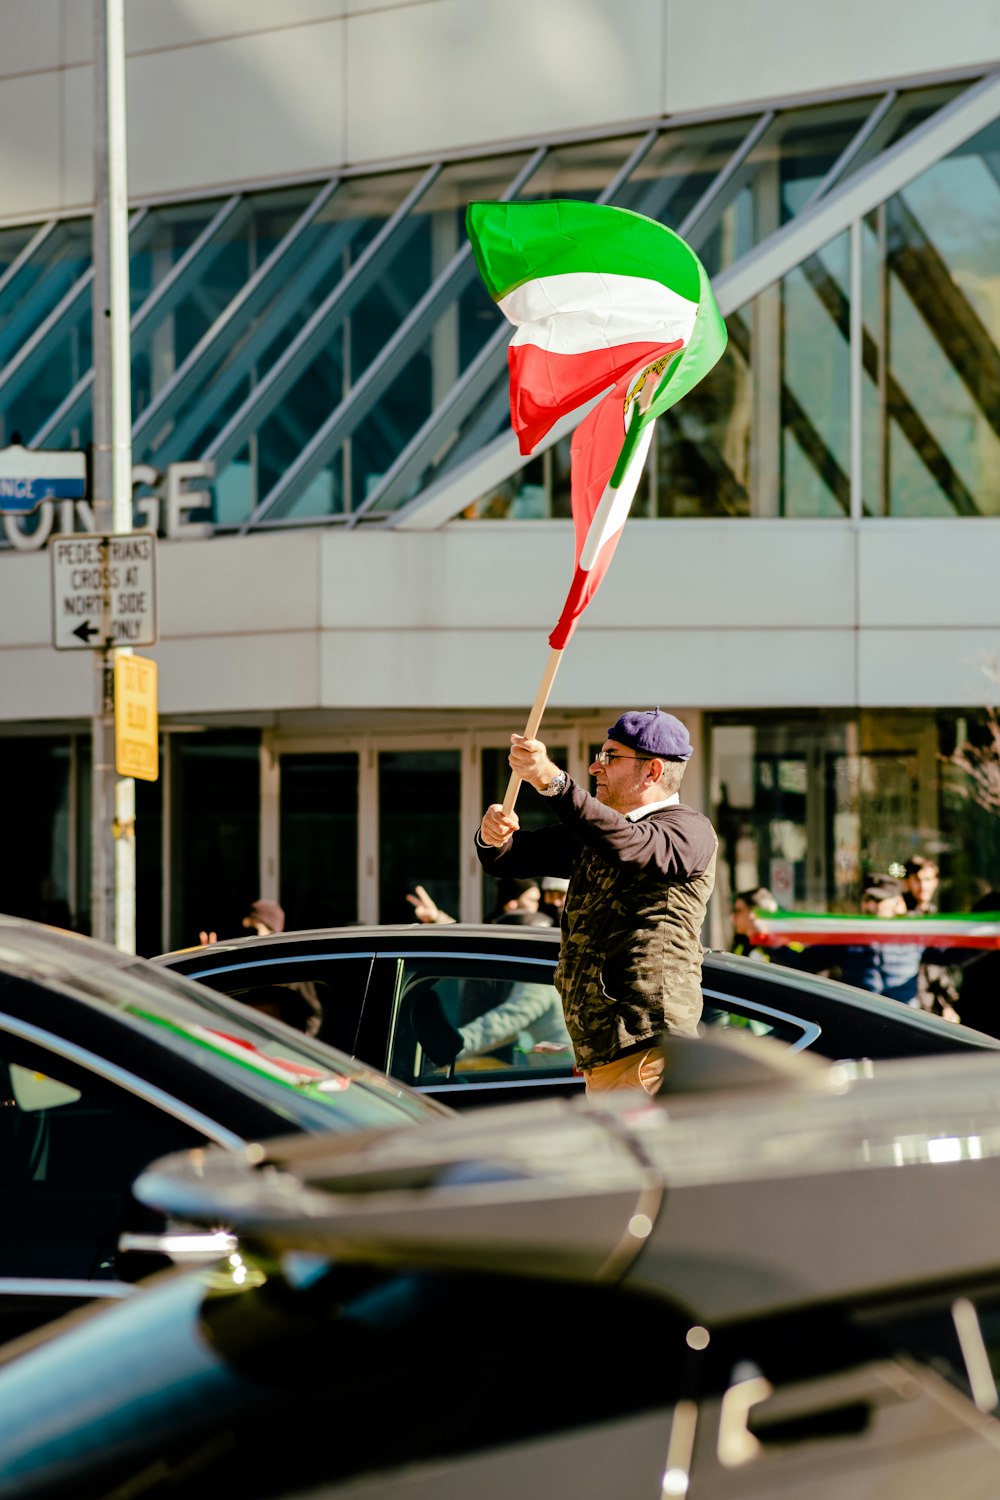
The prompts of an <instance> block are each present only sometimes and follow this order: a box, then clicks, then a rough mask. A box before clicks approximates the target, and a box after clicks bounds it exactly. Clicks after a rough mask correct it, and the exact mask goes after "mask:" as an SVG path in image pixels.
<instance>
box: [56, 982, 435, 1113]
mask: <svg viewBox="0 0 1000 1500" xmlns="http://www.w3.org/2000/svg"><path fill="white" fill-rule="evenodd" d="M65 982H66V983H67V984H68V985H69V986H70V987H71V988H72V989H73V990H74V991H75V992H76V993H78V994H81V995H89V996H93V998H94V999H96V1000H98V1001H100V1002H101V1003H102V1004H105V1005H110V1006H113V1007H114V1008H115V1009H117V1010H119V1011H120V1012H122V1013H123V1014H125V1015H127V1016H128V1017H129V1018H130V1019H131V1020H132V1021H133V1022H135V1023H136V1024H137V1025H141V1026H145V1027H152V1028H154V1029H155V1031H156V1034H157V1036H158V1037H159V1038H160V1039H161V1040H162V1041H163V1043H164V1044H165V1045H166V1046H168V1047H174V1048H177V1049H178V1050H181V1051H183V1052H184V1053H185V1054H186V1055H188V1056H190V1054H191V1050H192V1048H196V1049H198V1050H200V1051H203V1052H206V1053H209V1054H211V1055H212V1057H213V1058H214V1059H215V1060H216V1062H217V1063H218V1064H219V1065H220V1066H222V1067H224V1068H226V1067H229V1066H236V1067H238V1068H239V1069H240V1070H241V1072H242V1075H243V1078H244V1080H245V1082H247V1083H248V1084H251V1085H252V1086H253V1087H254V1088H255V1089H256V1091H257V1092H258V1093H261V1094H264V1095H267V1096H268V1097H269V1098H271V1099H277V1098H278V1096H279V1093H280V1094H284V1095H285V1096H286V1098H287V1097H288V1096H289V1095H292V1094H294V1096H295V1099H296V1101H297V1102H296V1104H295V1105H294V1106H292V1108H293V1118H294V1119H295V1121H296V1123H298V1124H299V1125H302V1126H304V1127H305V1128H310V1129H323V1128H324V1127H328V1128H331V1129H333V1128H336V1127H337V1126H338V1125H343V1126H344V1127H345V1128H351V1129H356V1128H359V1127H360V1128H365V1127H367V1126H379V1125H387V1124H388V1125H393V1124H399V1123H400V1115H401V1113H402V1114H409V1115H410V1116H411V1117H412V1118H417V1119H418V1118H423V1117H424V1115H425V1113H426V1106H425V1103H424V1101H422V1100H421V1099H419V1098H416V1097H414V1096H412V1095H411V1096H407V1095H406V1094H405V1093H403V1091H402V1090H399V1091H397V1090H396V1089H394V1088H393V1086H392V1084H391V1083H390V1082H389V1080H388V1079H382V1078H381V1077H380V1076H379V1075H378V1074H373V1073H372V1072H371V1071H370V1069H369V1068H367V1067H366V1066H365V1064H364V1063H361V1062H356V1061H355V1060H354V1059H352V1058H349V1057H345V1056H343V1055H342V1054H341V1053H336V1052H334V1051H332V1049H331V1048H329V1047H327V1046H326V1045H324V1044H323V1043H322V1042H320V1041H318V1040H314V1039H313V1038H311V1037H308V1036H306V1035H304V1034H296V1033H292V1032H289V1030H288V1029H287V1028H286V1027H284V1026H278V1025H275V1024H274V1023H272V1022H271V1021H270V1020H269V1019H268V1017H267V1016H266V1015H264V1014H263V1013H262V1012H259V1011H256V1010H254V1009H252V1008H251V1007H250V1006H249V1005H243V1004H241V1003H240V1001H238V1000H230V999H229V998H228V997H227V996H224V995H216V994H215V993H214V992H213V991H211V990H208V989H205V988H204V987H203V986H202V985H200V984H197V983H196V982H194V981H193V980H189V979H185V978H183V977H182V976H181V975H179V974H173V973H171V972H170V971H169V970H164V969H156V968H153V966H152V965H151V964H146V963H143V962H141V961H138V962H134V963H131V964H123V965H121V966H116V967H110V966H109V967H108V968H107V969H100V970H94V969H91V970H90V971H89V972H87V973H84V974H80V975H74V976H72V977H71V978H70V977H66V979H65Z"/></svg>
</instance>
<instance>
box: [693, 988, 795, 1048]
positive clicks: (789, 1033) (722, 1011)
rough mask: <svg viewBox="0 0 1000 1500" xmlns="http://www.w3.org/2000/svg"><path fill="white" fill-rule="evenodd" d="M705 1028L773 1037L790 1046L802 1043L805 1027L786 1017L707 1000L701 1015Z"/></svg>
mask: <svg viewBox="0 0 1000 1500" xmlns="http://www.w3.org/2000/svg"><path fill="white" fill-rule="evenodd" d="M701 1024H702V1025H703V1026H713V1027H716V1026H717V1027H719V1028H720V1029H722V1030H740V1031H749V1032H750V1033H751V1034H752V1035H753V1036H771V1037H774V1038H775V1039H776V1040H777V1041H779V1042H785V1043H787V1044H788V1045H789V1046H791V1045H792V1044H793V1043H795V1042H798V1041H801V1039H802V1037H803V1035H804V1027H803V1026H802V1025H801V1024H800V1023H799V1022H798V1021H795V1020H793V1019H791V1018H789V1017H786V1016H777V1015H774V1014H772V1013H770V1012H757V1011H753V1010H750V1009H749V1008H747V1009H746V1010H745V1011H744V1010H739V1009H737V1008H735V1006H733V1005H731V1004H730V1005H717V1004H716V1003H715V1002H714V1001H712V1000H709V999H706V1000H705V1007H704V1009H703V1011H702V1013H701Z"/></svg>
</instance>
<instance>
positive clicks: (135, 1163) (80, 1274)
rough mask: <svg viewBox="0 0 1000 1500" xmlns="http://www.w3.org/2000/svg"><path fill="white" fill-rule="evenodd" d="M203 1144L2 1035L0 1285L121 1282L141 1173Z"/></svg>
mask: <svg viewBox="0 0 1000 1500" xmlns="http://www.w3.org/2000/svg"><path fill="white" fill-rule="evenodd" d="M203 1144H205V1137H204V1136H203V1135H201V1134H199V1133H198V1132H197V1131H195V1130H193V1129H192V1128H191V1127H189V1126H187V1125H185V1124H183V1123H182V1122H181V1121H180V1120H177V1119H175V1118H174V1117H173V1116H172V1115H170V1114H167V1113H166V1112H165V1111H164V1110H162V1109H160V1108H159V1107H158V1106H156V1105H153V1104H150V1103H149V1102H147V1101H146V1100H143V1099H140V1098H137V1097H136V1095H135V1094H133V1093H132V1092H130V1091H129V1090H128V1089H126V1088H122V1087H118V1086H117V1085H115V1084H114V1083H111V1082H109V1081H108V1080H107V1079H104V1078H98V1077H96V1076H95V1075H93V1074H91V1073H89V1072H88V1071H87V1070H86V1069H84V1068H82V1067H79V1066H78V1065H76V1064H74V1063H70V1062H68V1061H67V1060H66V1059H65V1058H61V1057H57V1056H56V1055H55V1054H53V1053H50V1052H49V1051H48V1050H47V1049H46V1048H44V1047H42V1046H40V1045H37V1044H34V1043H28V1042H25V1041H22V1040H21V1039H19V1038H15V1037H10V1036H8V1035H6V1034H4V1033H0V1184H2V1197H3V1233H2V1234H0V1276H28V1277H68V1278H73V1279H88V1278H92V1277H98V1278H111V1279H115V1278H117V1277H118V1276H119V1274H120V1273H119V1269H118V1267H117V1265H116V1250H117V1245H118V1238H119V1235H120V1234H121V1231H122V1229H123V1228H125V1227H133V1228H136V1227H140V1226H141V1225H142V1224H143V1223H145V1221H146V1214H145V1211H144V1210H142V1209H140V1208H139V1207H138V1205H136V1204H134V1203H133V1202H132V1200H131V1198H130V1194H129V1189H130V1187H131V1184H132V1182H133V1180H134V1179H135V1177H136V1176H137V1175H138V1174H139V1172H140V1171H141V1170H142V1169H143V1168H144V1167H145V1166H147V1165H148V1164H149V1162H151V1161H153V1160H154V1159H155V1158H156V1157H158V1156H162V1155H164V1154H166V1153H167V1152H170V1151H181V1150H187V1149H189V1148H190V1147H192V1146H198V1145H203Z"/></svg>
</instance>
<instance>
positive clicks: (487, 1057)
mask: <svg viewBox="0 0 1000 1500" xmlns="http://www.w3.org/2000/svg"><path fill="white" fill-rule="evenodd" d="M503 967H504V973H503V976H502V977H498V976H497V973H496V966H495V965H490V964H489V963H488V962H482V961H476V960H475V959H465V960H462V959H454V960H448V959H446V960H438V961H436V962H435V961H434V960H430V959H425V960H420V961H415V960H406V961H404V964H403V975H402V981H401V986H400V994H399V999H398V1002H397V1006H396V1014H395V1016H394V1019H393V1035H392V1049H391V1053H390V1059H389V1070H390V1072H391V1073H392V1075H393V1077H394V1078H399V1079H402V1080H403V1081H404V1082H412V1083H432V1082H433V1083H452V1084H454V1085H455V1086H461V1084H462V1083H485V1082H487V1081H488V1080H491V1079H499V1078H502V1079H503V1080H504V1081H505V1082H508V1083H509V1082H513V1081H514V1080H515V1079H517V1078H519V1077H523V1078H532V1079H538V1078H546V1079H550V1078H568V1077H570V1076H571V1075H572V1073H573V1069H574V1060H573V1048H572V1043H571V1042H570V1039H569V1034H568V1032H567V1031H566V1023H565V1021H564V1020H563V1012H562V1004H561V1002H560V1000H559V995H558V992H557V991H556V989H555V986H554V985H553V984H552V983H551V982H550V979H551V968H550V966H549V965H542V964H529V963H520V964H517V963H508V964H505V965H504V966H503ZM456 1048H457V1049H458V1050H457V1052H456V1050H455V1049H456Z"/></svg>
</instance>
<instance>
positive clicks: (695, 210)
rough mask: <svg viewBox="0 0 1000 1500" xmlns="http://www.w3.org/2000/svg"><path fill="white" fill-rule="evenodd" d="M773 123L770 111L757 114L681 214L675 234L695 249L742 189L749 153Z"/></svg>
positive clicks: (748, 169)
mask: <svg viewBox="0 0 1000 1500" xmlns="http://www.w3.org/2000/svg"><path fill="white" fill-rule="evenodd" d="M773 123H774V110H773V109H769V110H767V111H766V112H765V113H764V114H762V115H761V117H760V119H759V120H757V121H756V122H755V123H754V124H753V125H752V126H751V127H750V129H749V130H748V131H747V133H746V135H745V136H744V137H743V140H742V141H741V142H740V144H739V145H738V146H737V148H736V150H735V151H734V152H733V154H732V156H730V158H729V160H728V161H727V162H726V164H725V166H724V167H722V168H720V170H719V171H718V172H716V174H715V176H714V177H713V178H712V181H711V182H710V183H709V184H708V186H707V187H706V189H705V191H704V192H703V193H702V195H701V197H700V198H699V199H698V201H697V203H694V204H692V206H691V208H690V209H689V210H688V212H687V213H686V214H685V215H684V218H683V220H682V221H681V224H680V226H679V227H678V230H677V233H678V234H679V235H680V237H681V239H682V240H688V241H689V242H690V245H691V248H692V249H693V250H697V249H698V248H699V247H700V246H701V245H703V244H704V243H705V241H706V240H707V239H708V237H709V235H710V234H711V233H712V231H713V229H714V228H715V226H716V224H717V223H718V222H719V219H720V217H721V216H722V214H723V213H724V212H725V210H726V206H727V204H728V203H729V202H730V201H731V200H732V199H733V198H734V197H735V196H736V194H737V193H738V192H739V191H740V189H741V188H742V187H743V185H744V183H745V182H746V180H747V177H748V175H749V174H750V172H752V170H753V166H752V164H751V162H750V159H749V158H750V154H751V152H752V151H753V150H754V149H755V147H756V146H757V143H758V142H759V141H760V139H761V137H762V136H763V135H765V134H766V133H767V131H768V130H770V128H771V126H772V125H773Z"/></svg>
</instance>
